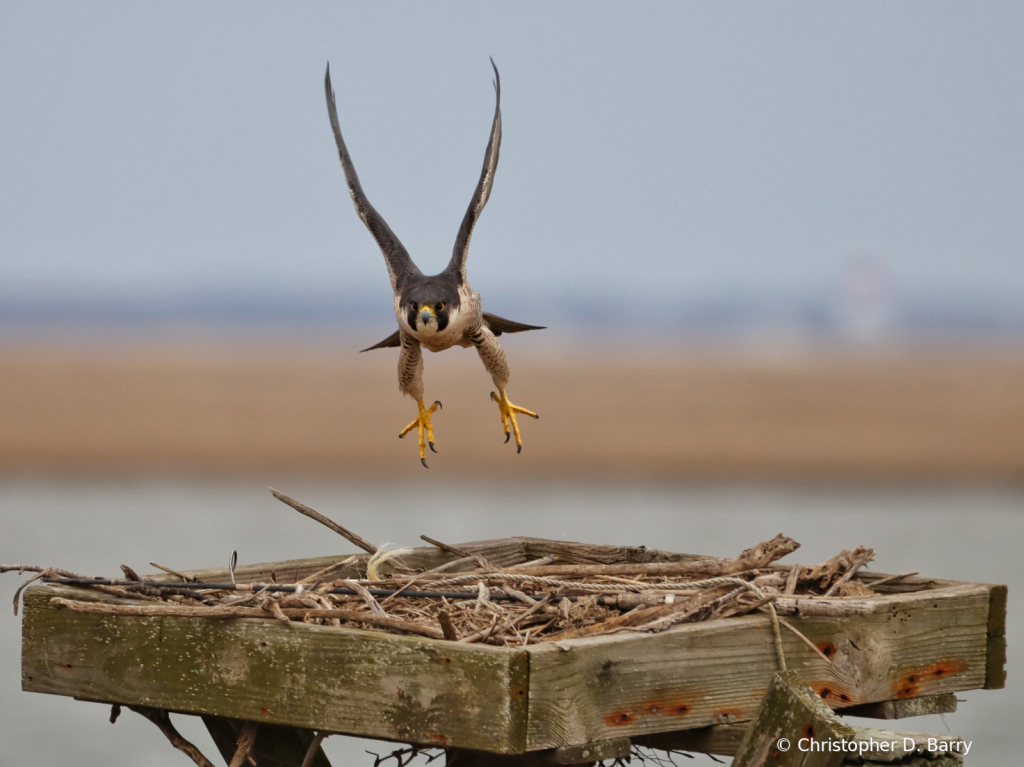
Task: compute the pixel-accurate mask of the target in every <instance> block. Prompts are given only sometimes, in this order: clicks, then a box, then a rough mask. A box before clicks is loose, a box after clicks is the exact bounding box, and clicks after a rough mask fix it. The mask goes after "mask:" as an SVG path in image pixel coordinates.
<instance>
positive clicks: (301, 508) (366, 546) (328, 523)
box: [267, 487, 377, 554]
mask: <svg viewBox="0 0 1024 767" xmlns="http://www.w3.org/2000/svg"><path fill="white" fill-rule="evenodd" d="M267 489H268V490H269V491H270V492H271V493H272V494H273V496H274V497H275V498H277V500H279V501H281V502H282V503H284V504H287V505H288V506H291V507H292V508H293V509H295V510H296V511H297V512H299V514H305V515H306V516H307V517H309V518H310V519H315V520H316V521H317V522H319V523H320V524H321V525H324V526H325V527H329V528H330V529H331V530H333V531H334V532H336V533H337V534H338V535H340V536H341V537H342V538H345V539H346V540H348V541H349V542H351V543H354V544H355V545H356V546H358V547H359V548H361V549H362V550H363V551H368V552H370V553H371V554H376V553H377V547H376V546H374V545H373V544H372V543H370V542H369V541H368V540H366V539H365V538H363V537H361V536H359V535H356V534H355V533H353V532H352V531H351V530H346V529H345V528H344V527H342V526H341V525H339V524H338V523H337V522H335V521H333V520H330V519H328V518H327V517H325V516H324V515H323V514H321V513H320V512H319V511H314V510H313V509H311V508H309V506H307V505H306V504H304V503H299V502H298V501H296V500H295V499H294V498H289V497H288V496H287V495H285V494H284V493H282V492H279V491H277V490H275V489H274V488H272V487H268V488H267Z"/></svg>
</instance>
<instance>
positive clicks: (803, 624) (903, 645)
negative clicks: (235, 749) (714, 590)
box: [22, 538, 1006, 765]
mask: <svg viewBox="0 0 1024 767" xmlns="http://www.w3.org/2000/svg"><path fill="white" fill-rule="evenodd" d="M459 548H460V549H463V550H468V551H471V552H481V553H486V556H487V558H488V559H489V560H490V561H491V562H493V563H495V564H498V565H501V566H508V565H512V564H517V563H522V562H527V561H531V560H534V559H537V558H540V557H545V556H548V555H553V556H555V557H556V558H557V560H556V561H557V562H558V563H589V562H594V563H618V562H637V561H645V562H658V561H663V562H673V561H676V562H679V561H687V560H691V559H697V557H695V556H692V555H684V554H673V553H668V552H657V551H652V550H646V549H643V548H628V547H611V546H590V545H585V544H569V543H564V542H558V541H546V540H540V539H532V538H515V539H505V540H501V541H478V542H474V543H464V544H459ZM340 558H341V557H328V558H318V559H308V560H299V561H290V562H275V563H267V564H262V565H255V566H249V567H240V568H239V569H238V570H237V571H236V572H235V577H236V578H237V579H238V580H239V582H260V581H263V582H265V581H270V580H271V579H272V578H276V580H277V581H279V582H294V581H296V580H299V579H301V578H303V577H305V576H308V575H311V574H312V573H315V572H317V571H318V570H320V569H322V568H323V567H325V566H327V565H329V564H331V563H334V562H336V561H338V560H339V559H340ZM454 558H455V556H454V555H451V554H446V553H445V552H443V551H440V550H438V549H436V548H425V549H417V551H416V553H415V554H414V555H412V556H410V557H407V558H406V563H407V564H408V565H409V566H412V567H426V568H429V567H435V566H437V565H440V564H442V563H443V562H445V561H449V560H451V559H454ZM776 567H778V566H776ZM189 575H194V576H197V577H200V578H202V579H203V580H204V581H208V582H214V581H218V580H224V579H226V578H227V577H228V575H227V571H226V570H224V569H220V570H205V571H194V572H190V573H189ZM341 575H342V576H344V575H345V574H344V573H341ZM884 577H885V576H884V575H883V574H873V573H872V574H869V573H863V572H862V573H859V574H858V575H857V576H856V579H857V580H860V581H861V582H862V583H865V584H868V585H870V584H871V583H872V582H874V581H878V580H881V579H882V578H884ZM161 579H164V580H173V579H172V578H171V577H169V576H161ZM879 592H880V593H879V594H877V595H875V596H870V597H858V598H848V599H835V600H831V602H833V603H835V604H836V605H843V608H836V609H834V610H831V612H832V613H834V614H833V615H820V614H813V613H815V612H820V611H821V610H820V608H818V605H820V604H821V603H822V602H823V601H824V600H822V599H820V598H816V599H813V600H810V599H806V600H805V599H800V598H797V599H791V600H789V601H788V603H787V604H786V605H784V606H783V608H782V609H780V612H783V613H786V612H788V613H790V614H789V615H788V616H786V619H787V620H789V621H790V622H792V623H793V624H794V625H795V626H796V627H798V628H799V631H800V632H801V633H802V634H803V635H804V636H805V637H807V638H809V639H810V640H811V642H812V643H813V644H814V645H815V646H816V648H817V650H815V649H813V648H811V647H809V646H808V644H806V643H805V642H804V641H803V640H802V639H800V638H799V637H798V636H796V635H795V634H793V633H791V632H789V631H785V630H784V631H783V632H782V640H783V649H784V653H785V658H786V661H787V664H788V667H789V669H791V670H793V671H796V672H797V673H798V674H799V676H800V677H801V678H802V679H804V680H806V681H807V682H808V683H809V684H810V686H811V688H812V689H813V690H814V692H815V693H816V694H817V695H818V697H819V698H820V699H821V701H823V702H824V703H825V704H827V705H828V706H829V707H830V708H832V709H836V710H838V711H839V712H840V713H841V712H842V711H843V710H844V709H847V710H850V711H854V712H856V713H858V714H859V715H862V716H863V715H869V716H871V715H873V716H885V715H886V713H885V712H888V713H889V714H890V715H891V717H890V718H892V717H895V716H898V715H900V714H898V713H897V710H899V711H902V712H904V713H903V714H902V715H906V712H910V711H912V709H913V706H912V705H911V702H913V701H917V700H922V701H930V702H934V701H938V700H942V701H945V704H944V705H947V709H946V710H948V704H949V700H950V699H949V694H950V693H954V692H959V691H963V690H970V689H977V688H983V687H984V688H996V687H1001V686H1002V685H1003V681H1004V679H1005V672H1004V665H1005V604H1006V589H1005V587H1003V586H992V585H985V584H971V583H960V582H953V581H947V580H937V579H927V578H906V579H903V580H902V581H899V582H896V583H888V584H884V585H882V586H880V587H879ZM54 597H66V598H72V599H77V600H92V601H98V602H109V603H120V604H126V603H130V602H128V601H127V600H122V599H118V598H114V597H110V596H107V595H104V594H102V593H98V592H95V591H90V590H86V589H79V588H72V587H69V586H58V585H37V586H33V587H30V588H29V589H27V590H26V592H25V594H24V606H25V613H24V623H23V647H22V687H23V689H25V690H28V691H32V692H45V693H52V694H57V695H68V696H74V697H76V698H81V699H86V700H91V701H101V702H107V703H119V704H124V705H131V706H144V707H150V708H156V709H164V710H168V711H174V712H182V713H189V714H198V715H203V716H204V717H206V718H207V719H208V724H209V722H211V721H218V720H238V721H239V722H258V723H260V724H261V725H279V726H284V727H285V728H298V729H300V730H303V731H309V730H316V731H327V732H332V733H345V734H349V735H355V736H362V737H371V738H378V739H384V740H393V741H400V742H403V743H410V744H422V745H424V746H437V747H444V748H449V749H461V750H466V752H467V753H469V752H472V751H485V752H490V753H492V754H506V755H515V754H523V753H525V752H550V754H549V756H548V757H546V758H547V759H548V761H550V760H551V759H555V760H556V761H557V762H560V763H573V762H571V761H570V762H566V761H564V759H571V758H576V759H577V761H593V759H591V758H584V757H583V756H581V754H583V753H584V752H586V753H587V754H588V755H590V756H593V755H594V754H597V753H598V750H599V749H600V748H607V747H606V746H603V745H602V744H608V743H611V744H616V743H618V744H621V743H623V742H627V743H628V740H627V739H632V740H634V741H637V742H642V741H644V740H645V739H646V740H647V742H651V743H655V742H657V739H658V738H662V739H665V738H669V736H668V735H666V734H668V733H676V734H677V735H678V736H679V737H678V738H677V740H676V741H674V742H686V743H688V744H689V746H688V747H689V748H694V749H695V750H707V751H710V752H712V753H722V751H718V752H716V751H714V750H713V748H714V747H715V746H713V745H711V735H710V734H709V733H711V732H712V731H713V730H709V729H708V728H715V727H716V726H721V725H735V724H736V723H742V722H745V721H748V720H751V719H753V718H754V716H755V714H756V712H757V710H758V706H759V705H760V703H761V701H762V698H763V697H764V695H765V692H766V690H767V689H768V687H769V683H770V682H771V680H772V679H773V677H774V675H775V673H776V672H777V671H778V662H777V657H776V654H775V648H774V640H773V634H772V631H771V628H770V624H769V619H768V618H767V617H765V616H744V617H738V618H727V619H724V620H715V621H707V622H704V623H692V624H683V625H679V626H675V627H673V628H671V629H669V630H667V631H664V632H662V633H657V634H639V633H630V634H616V635H613V636H607V637H600V636H598V637H592V638H582V639H572V640H567V641H565V642H558V643H557V644H556V643H541V644H536V645H529V646H526V647H520V648H508V649H506V648H499V647H491V646H483V645H475V644H461V643H456V642H449V641H443V640H434V639H426V638H420V637H410V636H396V635H391V634H384V633H378V632H371V631H362V630H356V629H349V628H336V627H331V626H316V625H309V624H303V623H296V622H292V623H287V624H286V623H281V622H280V621H276V620H273V619H260V618H188V617H179V616H149V617H126V616H104V615H95V614H87V613H81V612H72V611H68V610H60V609H57V608H56V607H55V606H54V605H52V604H51V601H50V600H51V599H53V598H54ZM812 601H813V602H814V603H816V604H814V605H812V604H811V602H812ZM815 608H818V609H815ZM842 612H846V613H847V614H838V613H842ZM819 651H820V652H819ZM823 655H824V656H826V657H827V660H826V658H825V657H823ZM935 696H945V697H943V698H936V697H935ZM935 705H938V704H935ZM923 708H924V709H928V710H922V711H920V713H929V712H930V711H931V710H932V708H933V705H932V703H929V704H928V705H925V706H924V707H923ZM872 712H874V713H872ZM701 733H704V734H705V737H706V738H707V739H708V740H707V741H706V747H698V746H699V743H700V739H699V737H698V736H699V735H700V734H701ZM715 737H718V736H715ZM722 737H725V736H724V735H723V736H722ZM308 739H309V738H308V736H306V740H304V741H303V742H307V741H308ZM734 740H735V738H734ZM719 741H722V742H724V741H723V740H722V738H721V737H719ZM719 741H715V742H716V743H717V742H719ZM663 742H669V740H664V741H663ZM695 744H697V745H696V746H695ZM732 747H733V748H735V743H733V745H732ZM588 749H590V750H588ZM595 749H596V750H595ZM452 753H455V752H452ZM551 754H555V755H557V754H561V756H557V757H556V756H551ZM573 754H575V755H576V756H575V757H573V756H571V755H573ZM463 761H464V762H465V763H466V764H469V763H471V761H470V760H469V757H465V758H464V759H463ZM280 763H282V764H283V763H286V762H280ZM298 763H299V762H296V763H295V764H296V765H297V764H298ZM322 763H323V764H326V760H324V761H323V762H322ZM459 763H462V762H459ZM494 763H497V762H494ZM317 764H321V762H317Z"/></svg>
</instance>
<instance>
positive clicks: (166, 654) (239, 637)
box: [22, 586, 528, 753]
mask: <svg viewBox="0 0 1024 767" xmlns="http://www.w3.org/2000/svg"><path fill="white" fill-rule="evenodd" d="M52 597H76V598H78V599H94V600H101V599H102V600H104V601H109V600H113V598H111V597H107V596H105V595H102V594H98V593H93V592H89V591H87V590H84V589H71V588H68V587H58V586H42V587H38V588H36V589H35V590H34V591H32V592H31V593H29V592H28V591H26V594H25V607H26V609H25V618H24V623H23V654H22V661H23V662H22V688H23V689H25V690H29V691H34V692H48V693H55V694H59V695H77V696H80V697H85V698H90V699H93V700H99V701H106V702H110V703H115V702H116V703H126V704H132V705H144V706H152V707H156V708H163V709H168V710H172V711H183V712H191V713H198V714H212V715H217V716H222V717H228V718H232V719H243V720H252V721H257V722H260V723H261V724H282V725H289V726H292V727H302V728H306V729H314V730H327V731H330V732H341V733H348V734H352V735H361V736H364V737H375V738H381V739H384V740H395V741H400V742H406V743H418V744H424V745H433V746H459V747H464V748H465V747H469V748H479V749H490V750H493V751H496V752H499V753H501V752H503V753H520V752H522V751H524V750H525V746H526V742H525V734H526V732H525V731H526V706H527V689H526V685H527V678H528V669H527V656H526V653H525V652H524V651H523V650H518V649H517V650H508V649H505V648H498V647H490V646H485V645H468V644H459V643H455V642H445V641H443V640H430V639H420V638H417V637H406V636H394V635H390V634H383V633H379V632H373V631H360V630H356V629H345V628H335V627H333V626H315V625H310V624H305V623H295V622H292V623H287V624H285V623H281V622H280V621H276V620H266V619H259V618H181V617H159V618H154V617H132V618H124V617H112V616H103V615H94V614H87V613H75V612H71V611H68V610H56V609H54V607H53V606H52V605H51V604H50V599H51V598H52ZM113 601H120V602H122V603H124V602H127V600H113Z"/></svg>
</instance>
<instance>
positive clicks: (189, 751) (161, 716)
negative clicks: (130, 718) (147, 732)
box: [128, 706, 214, 767]
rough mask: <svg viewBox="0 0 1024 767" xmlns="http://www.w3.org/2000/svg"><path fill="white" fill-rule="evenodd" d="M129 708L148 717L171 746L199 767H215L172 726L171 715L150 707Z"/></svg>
mask: <svg viewBox="0 0 1024 767" xmlns="http://www.w3.org/2000/svg"><path fill="white" fill-rule="evenodd" d="M128 708H130V709H131V710H132V711H134V712H135V713H136V714H141V715H142V716H144V717H146V719H148V720H149V721H151V722H152V723H153V724H155V725H156V726H157V727H159V728H160V732H162V733H163V734H164V736H165V737H166V738H167V740H169V741H170V742H171V745H172V746H174V747H175V748H176V749H178V750H179V751H181V752H182V753H183V754H185V755H186V756H187V757H188V758H189V759H191V760H192V761H193V762H195V763H196V764H198V765H199V767H214V765H213V762H211V761H210V760H209V759H207V758H206V757H205V756H203V753H202V752H201V751H200V750H199V749H198V748H196V747H195V746H194V745H192V744H191V743H190V742H189V741H187V740H185V739H184V738H183V737H181V733H179V732H178V731H177V730H176V729H174V725H173V724H171V717H170V714H168V713H167V712H166V711H164V710H163V709H161V708H150V707H148V706H129V707H128Z"/></svg>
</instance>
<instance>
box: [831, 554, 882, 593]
mask: <svg viewBox="0 0 1024 767" xmlns="http://www.w3.org/2000/svg"><path fill="white" fill-rule="evenodd" d="M874 558H875V550H874V549H865V548H863V547H858V548H856V549H854V550H853V551H852V552H851V562H850V569H848V570H847V571H846V572H845V573H843V575H842V577H841V578H840V579H839V580H838V581H836V582H835V583H833V584H832V588H830V589H829V590H828V591H826V592H825V593H824V594H823V595H822V596H826V597H830V596H832V595H833V594H835V593H836V592H837V591H839V588H840V586H842V585H843V584H844V583H846V582H847V581H848V580H850V578H852V577H853V576H854V575H856V574H857V571H858V570H860V569H861V568H862V567H864V565H866V564H867V563H868V562H870V561H871V560H873V559H874Z"/></svg>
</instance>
